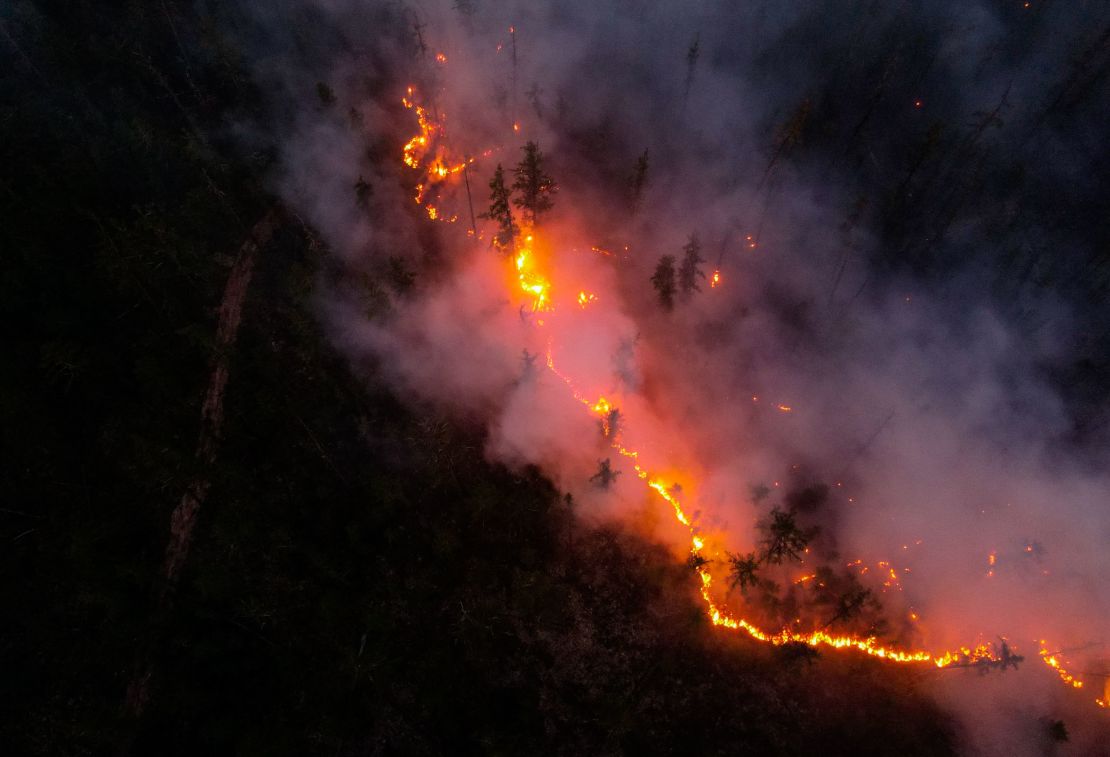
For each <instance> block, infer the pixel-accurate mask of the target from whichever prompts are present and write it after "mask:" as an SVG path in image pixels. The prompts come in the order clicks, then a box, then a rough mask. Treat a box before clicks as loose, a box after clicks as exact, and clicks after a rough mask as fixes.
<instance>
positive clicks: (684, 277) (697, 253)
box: [678, 234, 705, 294]
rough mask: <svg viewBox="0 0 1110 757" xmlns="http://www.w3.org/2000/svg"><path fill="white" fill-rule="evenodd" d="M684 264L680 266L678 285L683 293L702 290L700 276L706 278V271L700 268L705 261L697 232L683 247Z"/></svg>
mask: <svg viewBox="0 0 1110 757" xmlns="http://www.w3.org/2000/svg"><path fill="white" fill-rule="evenodd" d="M682 252H683V255H682V264H681V265H680V266H679V268H678V286H679V288H680V289H681V290H682V293H683V294H691V293H692V292H700V291H701V287H699V286H698V278H699V277H700V278H703V279H704V278H705V273H704V272H703V271H702V270H701V269H700V268H698V266H699V265H701V264H702V263H704V262H705V260H704V259H703V258H702V256H701V242H700V241H698V235H697V234H691V235H690V240H689V241H688V242H686V244H685V245H684V246H683V247H682Z"/></svg>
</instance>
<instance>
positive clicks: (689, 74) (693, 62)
mask: <svg viewBox="0 0 1110 757" xmlns="http://www.w3.org/2000/svg"><path fill="white" fill-rule="evenodd" d="M700 37H701V33H700V32H699V33H698V34H695V35H694V41H693V42H691V43H690V47H689V48H688V49H687V50H686V88H685V90H683V93H682V109H683V110H686V100H687V99H688V98H689V97H690V87H691V86H692V85H693V84H694V70H695V67H696V66H697V64H698V56H699V55H700V54H701V45H700V44H699V41H698V40H699V38H700Z"/></svg>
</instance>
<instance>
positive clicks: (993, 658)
mask: <svg viewBox="0 0 1110 757" xmlns="http://www.w3.org/2000/svg"><path fill="white" fill-rule="evenodd" d="M510 33H512V29H510ZM436 59H437V60H438V61H439V62H440V63H444V62H446V56H444V55H443V54H442V53H441V54H439V55H437V56H436ZM402 103H403V104H404V106H405V108H407V109H409V110H414V111H415V112H416V117H417V123H418V125H419V129H420V131H419V133H418V134H416V135H414V136H413V137H412V138H411V139H410V140H409V141H408V142H407V143H406V144H405V146H404V149H403V155H402V159H403V162H404V164H405V165H406V166H408V167H409V168H411V169H415V170H420V169H421V168H422V166H423V167H424V169H423V170H424V172H425V173H424V176H423V180H422V181H421V182H420V183H419V184H418V185H417V188H416V197H415V200H416V202H417V203H419V204H422V205H424V208H425V211H426V213H427V215H428V218H429V219H431V220H434V221H449V222H453V221H455V220H457V216H451V217H450V218H444V217H443V216H442V214H441V212H440V210H439V209H438V208H437V207H435V206H434V205H433V204H431V203H430V202H429V203H426V204H425V197H426V196H427V194H428V193H429V191H430V189H431V188H432V187H433V186H435V185H437V184H439V183H441V182H444V181H447V180H449V179H450V177H451V176H452V175H454V174H458V173H460V172H461V171H463V170H464V169H465V168H466V166H467V165H468V164H469V163H472V162H473V160H474V159H473V158H470V159H468V160H464V161H461V162H459V161H451V160H449V159H448V158H447V154H446V150H445V148H444V146H443V145H441V144H438V143H439V142H440V141H442V137H443V126H442V122H441V121H438V120H436V119H433V118H430V117H429V115H428V112H427V110H426V109H425V108H424V107H423V106H422V105H419V104H417V103H416V100H415V93H414V90H413V88H412V87H409V88H408V90H407V93H406V96H405V97H403V98H402ZM519 128H520V127H519V124H517V123H514V124H513V129H514V131H519ZM433 147H434V148H435V150H436V152H434V153H433V152H432V150H433ZM429 154H432V155H433V158H432V159H431V160H428V156H429ZM484 154H487V155H488V154H489V151H487V152H486V153H484ZM469 233H472V232H471V231H468V234H469ZM747 245H748V247H749V248H753V249H754V248H755V247H756V240H755V239H754V238H753V236H751V235H749V236H748V237H747ZM535 248H536V232H535V229H534V228H531V227H525V228H522V229H521V231H520V233H519V236H517V237H516V238H515V239H514V240H513V249H512V261H513V274H514V276H515V279H516V284H517V286H519V289H520V291H521V292H522V293H523V294H524V295H525V296H526V297H527V298H528V300H529V301H530V303H531V309H532V311H533V312H540V311H550V310H553V308H554V305H553V301H552V291H551V283H550V281H549V280H548V278H547V277H546V276H544V275H543V274H542V273H540V272H539V270H538V266H537V256H536V249H535ZM627 249H628V248H627V246H626V247H625V250H626V251H627ZM592 250H593V251H594V252H598V253H600V254H604V255H607V256H608V255H612V253H611V252H610V251H609V250H606V249H603V248H600V247H596V246H595V247H593V248H592ZM720 283H721V273H720V271H719V270H715V271H714V272H713V274H712V277H711V279H710V286H711V287H714V288H715V287H717V286H718V285H719V284H720ZM576 301H577V304H578V306H579V307H580V308H582V309H586V308H588V307H589V306H590V305H592V304H593V303H595V302H596V301H597V296H596V295H594V294H593V293H592V292H589V291H587V290H585V289H583V290H580V291H579V292H578V294H577V297H576ZM536 325H537V326H540V327H542V326H543V325H544V321H543V320H539V321H537V322H536ZM546 364H547V367H548V369H549V370H550V371H551V372H552V373H553V374H554V375H555V376H557V377H558V378H559V379H561V380H562V381H563V382H564V383H565V384H566V386H567V387H568V389H569V390H570V392H571V394H572V395H573V397H574V398H575V399H576V400H578V401H579V402H580V403H582V404H583V405H584V406H585V407H586V408H587V409H588V410H589V411H590V412H591V413H593V414H594V415H596V416H598V417H599V418H600V420H601V423H602V429H603V432H604V435H605V437H606V439H607V440H608V442H609V446H610V448H611V449H613V450H614V451H615V452H616V453H617V454H618V455H619V456H620V457H622V458H625V459H627V460H628V461H629V462H630V464H631V466H632V469H633V471H634V472H635V474H636V477H637V478H638V479H640V480H642V481H644V482H645V484H646V486H647V488H648V489H649V490H651V491H653V492H654V493H655V494H656V495H658V496H659V497H660V498H661V499H662V500H663V501H664V502H666V503H667V504H668V505H669V506H670V508H671V510H672V511H673V513H674V517H675V520H676V521H677V522H678V523H679V524H680V525H681V526H682V527H683V528H685V529H686V531H687V533H688V534H689V539H690V542H689V543H690V553H691V554H692V555H693V556H695V557H698V558H702V557H704V555H703V552H704V551H705V550H706V540H705V537H704V536H703V535H702V534H701V533H699V531H698V529H697V527H696V526H695V525H694V523H693V520H692V519H691V517H690V516H689V515H688V514H687V512H686V509H685V508H684V506H683V502H682V500H681V499H680V494H681V492H682V488H681V487H680V486H679V485H678V484H676V483H674V480H673V478H671V477H670V476H668V477H666V478H665V477H664V476H662V475H659V474H658V473H653V472H651V471H649V470H648V469H647V468H646V467H645V466H644V465H643V464H641V462H640V452H639V451H638V450H634V449H629V448H627V447H625V446H624V445H623V444H622V442H620V441H619V439H618V434H617V433H616V429H617V427H616V425H615V424H616V422H617V421H616V418H617V417H618V412H619V411H618V410H617V409H616V408H615V407H614V405H613V403H612V402H611V401H610V400H609V399H607V398H605V397H601V396H599V397H598V398H597V399H589V398H588V397H587V396H586V395H585V394H583V393H582V392H580V391H579V390H578V389H577V388H575V385H574V382H573V381H572V379H571V378H570V377H569V376H566V375H564V374H563V373H561V372H560V371H559V370H558V368H557V367H556V364H555V360H554V355H553V349H552V345H551V343H550V342H549V344H548V348H547V355H546ZM752 401H753V402H758V397H754V396H753V397H752ZM776 408H777V409H778V410H779V411H780V412H783V413H790V412H792V411H793V408H792V407H791V406H789V405H784V404H780V405H777V406H776ZM621 426H622V427H623V423H622V424H621ZM684 480H685V479H684ZM775 485H776V486H778V482H775ZM838 486H839V484H838ZM849 501H851V500H849ZM915 543H916V544H920V543H921V542H920V540H918V541H917V542H915ZM903 548H904V549H905V548H906V547H903ZM1026 551H1031V549H1030V548H1027V550H1026ZM995 563H996V553H995V552H993V551H992V552H991V553H990V554H989V556H988V568H989V570H988V575H989V576H993V575H994V567H995ZM695 564H696V565H697V567H696V571H697V574H698V577H699V580H700V584H701V586H700V587H699V588H700V594H701V597H702V600H703V601H704V603H705V611H706V615H707V617H708V618H709V620H710V622H711V623H712V624H713V625H714V626H717V627H721V628H728V629H731V630H736V631H742V632H744V633H746V634H747V635H748V636H750V637H751V638H753V639H755V640H757V641H761V642H764V643H769V644H773V645H777V646H781V645H784V644H806V645H808V646H811V647H818V646H826V647H829V648H832V649H854V650H856V651H858V652H861V653H863V654H866V655H868V656H871V657H876V658H879V659H882V660H888V661H891V662H895V663H905V664H920V665H932V666H934V667H935V668H948V667H971V666H977V665H981V664H982V665H986V664H993V665H997V664H999V663H1001V665H1002V666H1003V667H1004V666H1005V665H1006V663H1007V661H1008V659H1010V658H1008V657H1007V654H1008V652H1007V648H1006V646H1005V645H1003V656H1002V657H1001V658H1000V657H999V656H998V655H996V654H995V652H994V651H993V648H992V647H991V646H990V645H988V644H984V643H980V644H977V645H975V646H974V647H969V646H961V647H959V648H957V649H954V650H946V651H941V652H930V651H926V650H923V649H899V648H895V647H892V646H886V645H884V644H882V643H881V642H880V641H879V640H878V639H877V638H876V637H874V636H868V637H858V636H853V635H850V634H842V635H836V634H832V633H829V632H828V631H827V630H825V629H816V630H810V631H805V630H795V629H792V628H790V627H787V628H783V629H782V630H779V631H776V632H771V631H767V630H764V629H762V628H759V627H758V626H756V625H755V624H754V623H752V622H750V621H748V620H746V619H744V618H742V617H739V616H735V615H733V614H731V613H730V612H729V610H728V609H727V608H725V607H724V606H722V605H721V604H719V603H718V600H717V599H716V598H715V596H714V592H713V586H714V579H713V575H712V573H711V571H710V568H709V566H710V565H711V564H712V561H711V560H709V559H708V558H707V559H705V560H702V561H698V562H697V563H695ZM848 565H849V567H857V568H859V569H860V573H861V575H862V574H864V573H866V572H867V571H868V567H867V566H865V565H864V564H863V562H862V560H855V561H853V562H852V563H849V564H848ZM876 568H877V570H876V572H877V573H878V574H879V575H881V576H882V577H883V579H882V580H883V585H884V587H885V588H892V587H893V588H897V589H901V583H900V576H899V573H898V571H897V570H896V569H895V568H894V567H893V566H892V565H891V564H890V563H889V562H886V561H879V562H878V563H876ZM902 570H903V572H909V570H908V569H906V568H903V569H902ZM815 578H816V574H815V573H814V574H808V575H803V576H800V577H799V578H797V579H796V580H795V581H794V583H795V584H802V583H805V582H807V581H811V580H813V579H815ZM909 618H910V619H911V620H913V621H915V622H916V621H917V620H918V616H917V613H916V612H913V611H910V612H909ZM1058 655H1059V653H1049V651H1048V648H1047V644H1046V642H1045V641H1043V640H1042V641H1041V646H1040V650H1039V656H1040V657H1041V659H1042V661H1043V662H1044V663H1045V664H1046V665H1047V666H1049V667H1050V668H1052V669H1053V670H1054V671H1055V672H1056V674H1057V676H1059V678H1060V679H1061V680H1062V681H1063V682H1064V683H1066V684H1068V685H1069V686H1071V687H1072V688H1075V689H1081V688H1083V681H1081V680H1079V679H1078V678H1077V677H1075V676H1074V675H1072V674H1071V673H1069V672H1068V671H1067V670H1065V669H1064V667H1063V663H1062V662H1061V660H1060V658H1059V656H1058ZM1108 688H1110V685H1108ZM1095 703H1096V704H1097V705H1098V706H1099V707H1101V708H1106V709H1110V690H1108V691H1107V692H1106V693H1105V694H1104V697H1103V698H1098V699H1095Z"/></svg>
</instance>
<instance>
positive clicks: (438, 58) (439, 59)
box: [436, 53, 447, 63]
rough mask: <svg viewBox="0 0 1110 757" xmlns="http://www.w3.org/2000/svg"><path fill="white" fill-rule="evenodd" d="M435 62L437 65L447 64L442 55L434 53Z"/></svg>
mask: <svg viewBox="0 0 1110 757" xmlns="http://www.w3.org/2000/svg"><path fill="white" fill-rule="evenodd" d="M436 62H437V63H446V62H447V56H446V55H444V54H443V53H436Z"/></svg>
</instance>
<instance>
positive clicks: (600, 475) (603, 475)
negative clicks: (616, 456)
mask: <svg viewBox="0 0 1110 757" xmlns="http://www.w3.org/2000/svg"><path fill="white" fill-rule="evenodd" d="M620 474H621V472H620V471H619V470H616V471H615V470H613V466H612V463H610V462H609V458H605V459H604V460H598V461H597V473H595V474H594V475H592V476H590V482H591V483H595V484H597V485H598V486H599V487H601V488H602V489H608V488H609V486H610V485H611V484H612V483H613V482H614V481H616V480H617V476H619V475H620Z"/></svg>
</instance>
